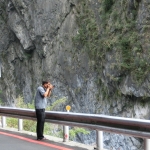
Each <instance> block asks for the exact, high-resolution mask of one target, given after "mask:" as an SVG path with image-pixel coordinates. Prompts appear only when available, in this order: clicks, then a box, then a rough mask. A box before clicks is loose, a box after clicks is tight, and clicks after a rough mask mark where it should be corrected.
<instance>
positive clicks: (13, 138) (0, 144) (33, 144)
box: [0, 130, 87, 150]
mask: <svg viewBox="0 0 150 150" xmlns="http://www.w3.org/2000/svg"><path fill="white" fill-rule="evenodd" d="M0 150H87V149H85V148H80V147H75V146H66V145H65V144H60V143H56V142H54V141H50V140H47V139H46V140H44V141H37V140H36V139H35V136H32V135H26V134H22V133H21V134H20V133H16V132H12V131H6V130H0Z"/></svg>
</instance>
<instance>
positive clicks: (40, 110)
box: [35, 81, 53, 140]
mask: <svg viewBox="0 0 150 150" xmlns="http://www.w3.org/2000/svg"><path fill="white" fill-rule="evenodd" d="M52 89H53V85H52V84H50V82H49V81H43V82H42V86H39V87H38V88H37V92H36V96H35V110H36V118H37V126H36V133H37V140H42V139H45V138H44V136H43V131H44V122H45V108H46V105H47V97H49V96H50V94H51V91H52Z"/></svg>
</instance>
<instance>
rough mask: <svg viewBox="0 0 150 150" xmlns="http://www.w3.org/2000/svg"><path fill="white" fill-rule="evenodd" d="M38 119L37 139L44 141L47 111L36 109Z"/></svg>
mask: <svg viewBox="0 0 150 150" xmlns="http://www.w3.org/2000/svg"><path fill="white" fill-rule="evenodd" d="M36 118H37V125H36V133H37V139H42V138H44V136H43V131H44V122H45V109H36Z"/></svg>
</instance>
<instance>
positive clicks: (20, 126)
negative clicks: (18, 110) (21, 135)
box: [18, 119, 23, 131]
mask: <svg viewBox="0 0 150 150" xmlns="http://www.w3.org/2000/svg"><path fill="white" fill-rule="evenodd" d="M22 130H23V120H22V119H18V131H22Z"/></svg>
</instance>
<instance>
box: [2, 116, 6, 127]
mask: <svg viewBox="0 0 150 150" xmlns="http://www.w3.org/2000/svg"><path fill="white" fill-rule="evenodd" d="M5 127H6V117H5V116H2V128H5Z"/></svg>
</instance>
